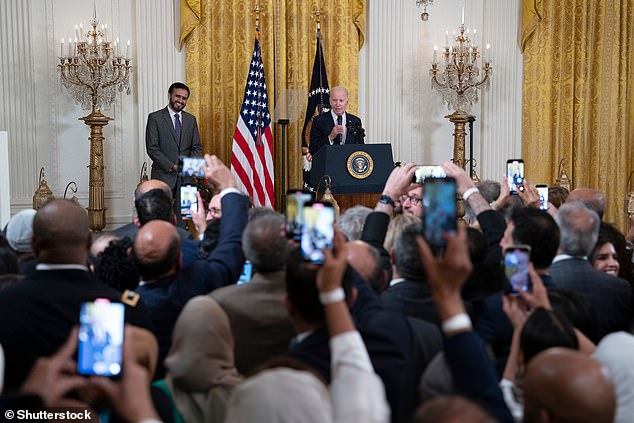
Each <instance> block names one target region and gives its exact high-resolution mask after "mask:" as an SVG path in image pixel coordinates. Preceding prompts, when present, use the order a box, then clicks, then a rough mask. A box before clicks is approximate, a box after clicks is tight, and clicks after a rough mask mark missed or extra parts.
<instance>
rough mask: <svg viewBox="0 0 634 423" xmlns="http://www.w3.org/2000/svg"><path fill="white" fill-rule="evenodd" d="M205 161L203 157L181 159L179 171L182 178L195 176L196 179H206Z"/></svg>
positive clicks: (179, 159)
mask: <svg viewBox="0 0 634 423" xmlns="http://www.w3.org/2000/svg"><path fill="white" fill-rule="evenodd" d="M204 166H205V159H203V158H202V157H179V158H178V170H179V174H180V175H181V176H193V177H196V178H204V177H205V172H204V171H203V168H204Z"/></svg>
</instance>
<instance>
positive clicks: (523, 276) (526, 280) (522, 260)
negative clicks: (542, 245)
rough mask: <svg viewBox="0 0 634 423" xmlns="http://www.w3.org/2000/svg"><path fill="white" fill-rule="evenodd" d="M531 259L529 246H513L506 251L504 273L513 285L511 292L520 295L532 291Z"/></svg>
mask: <svg viewBox="0 0 634 423" xmlns="http://www.w3.org/2000/svg"><path fill="white" fill-rule="evenodd" d="M530 258H531V247H530V246H529V245H511V246H509V247H507V248H505V249H504V273H505V274H506V279H507V280H508V281H509V283H510V284H511V292H512V293H515V294H519V292H520V291H529V292H530V291H532V290H533V285H532V283H531V278H530V275H529V274H528V263H529V262H530Z"/></svg>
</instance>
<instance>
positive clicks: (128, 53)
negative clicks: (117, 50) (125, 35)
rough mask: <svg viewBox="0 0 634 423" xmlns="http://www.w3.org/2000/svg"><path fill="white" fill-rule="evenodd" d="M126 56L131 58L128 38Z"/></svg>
mask: <svg viewBox="0 0 634 423" xmlns="http://www.w3.org/2000/svg"><path fill="white" fill-rule="evenodd" d="M125 58H126V59H129V58H130V40H128V45H127V47H126V48H125Z"/></svg>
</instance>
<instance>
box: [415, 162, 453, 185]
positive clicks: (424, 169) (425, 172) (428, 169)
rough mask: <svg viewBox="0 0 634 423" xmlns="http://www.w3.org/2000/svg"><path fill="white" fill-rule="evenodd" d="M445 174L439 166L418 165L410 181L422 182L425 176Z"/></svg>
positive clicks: (437, 176)
mask: <svg viewBox="0 0 634 423" xmlns="http://www.w3.org/2000/svg"><path fill="white" fill-rule="evenodd" d="M446 176H447V174H446V173H445V171H444V170H443V168H442V167H440V166H418V167H417V168H416V170H415V171H414V177H413V178H412V182H414V183H415V184H422V183H423V182H425V179H427V178H444V177H446Z"/></svg>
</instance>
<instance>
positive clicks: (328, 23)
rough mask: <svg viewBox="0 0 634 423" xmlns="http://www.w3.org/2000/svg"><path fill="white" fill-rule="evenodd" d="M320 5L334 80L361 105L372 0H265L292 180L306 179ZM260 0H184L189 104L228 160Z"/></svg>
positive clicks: (263, 20) (277, 106) (265, 41)
mask: <svg viewBox="0 0 634 423" xmlns="http://www.w3.org/2000/svg"><path fill="white" fill-rule="evenodd" d="M317 5H318V6H319V7H320V9H321V11H322V13H323V14H324V15H323V16H322V18H321V20H322V22H321V31H322V39H323V43H324V50H325V54H324V56H325V61H326V67H327V72H328V81H329V82H330V85H331V86H334V85H344V86H346V87H347V88H348V90H349V91H350V104H349V107H348V110H350V111H351V112H353V113H354V112H355V111H356V110H357V98H358V61H359V60H358V59H359V49H360V48H361V46H362V45H363V40H364V32H363V31H364V24H365V0H321V1H312V2H298V1H296V0H262V1H260V7H261V8H262V10H263V12H264V15H263V16H261V17H260V46H261V49H262V57H263V60H264V71H265V75H266V85H267V91H268V94H269V108H270V110H271V112H272V119H273V121H274V122H276V121H277V120H278V119H280V118H288V119H289V120H290V124H289V126H288V132H287V137H286V141H287V143H286V150H287V155H286V157H287V163H286V166H287V180H286V183H287V186H288V187H301V186H302V167H301V166H302V160H301V131H302V125H303V119H304V114H305V112H306V103H307V100H308V99H307V95H308V86H309V85H310V77H311V72H312V66H313V58H314V56H315V34H316V24H315V19H314V17H312V12H313V8H314V7H315V6H317ZM253 8H254V2H245V1H243V0H181V44H182V43H183V42H185V45H186V67H187V69H186V73H187V84H188V85H189V87H190V88H191V97H190V100H189V102H188V104H187V108H188V110H189V111H190V112H191V113H193V114H194V115H195V116H196V117H197V119H198V125H199V130H200V136H201V141H202V144H203V149H204V151H205V152H208V153H213V154H216V155H217V156H218V157H219V158H220V159H222V160H223V161H224V162H225V163H229V161H230V159H231V144H232V138H233V132H234V130H235V126H236V122H237V119H238V113H239V111H240V106H241V103H242V98H243V96H244V86H245V83H246V78H247V71H248V69H249V63H250V61H251V53H252V52H253V42H254V36H255V16H254V13H253ZM273 132H274V134H275V140H276V143H275V186H276V194H277V202H276V204H277V205H279V198H280V193H281V191H282V188H281V172H282V169H281V160H282V159H281V158H282V151H281V148H280V144H281V142H280V141H281V131H280V128H279V125H277V124H274V126H273Z"/></svg>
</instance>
